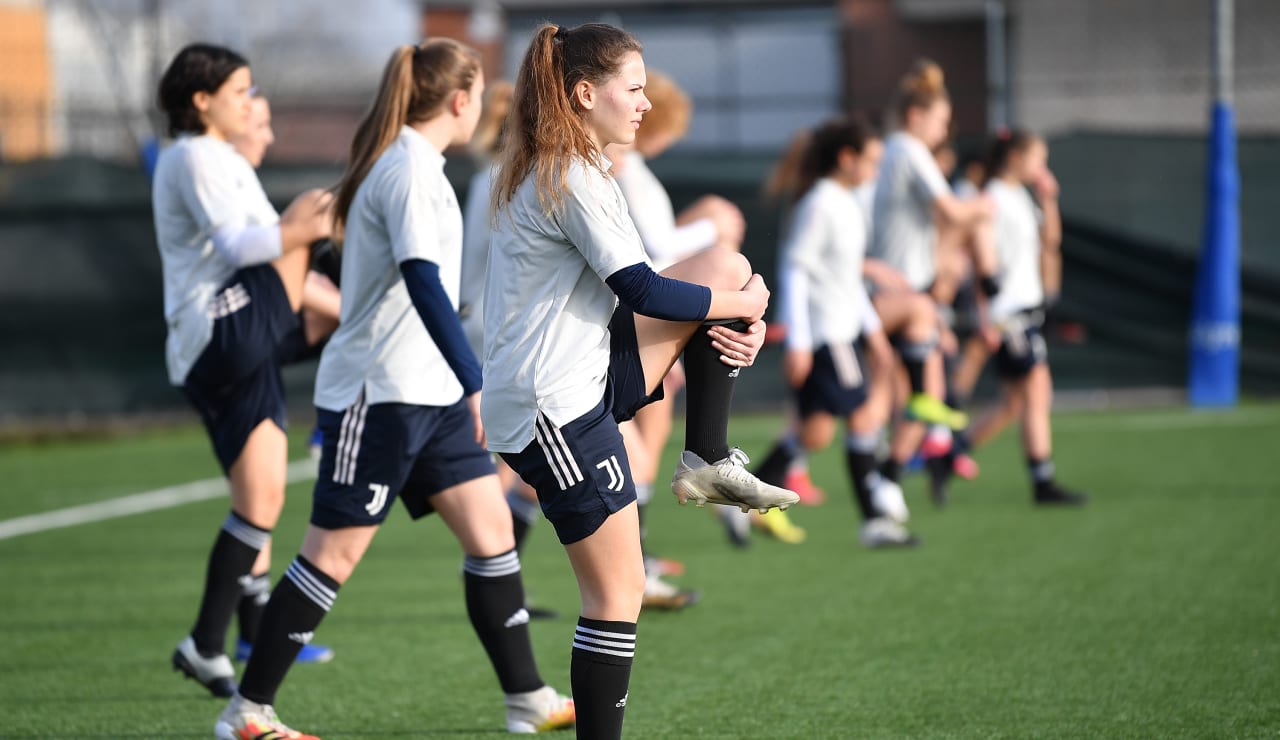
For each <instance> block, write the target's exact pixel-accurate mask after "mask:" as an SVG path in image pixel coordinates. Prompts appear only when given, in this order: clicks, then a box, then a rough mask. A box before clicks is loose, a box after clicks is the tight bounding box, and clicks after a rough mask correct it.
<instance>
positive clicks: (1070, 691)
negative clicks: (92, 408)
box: [0, 404, 1280, 738]
mask: <svg viewBox="0 0 1280 740" xmlns="http://www.w3.org/2000/svg"><path fill="white" fill-rule="evenodd" d="M780 423H781V422H780V421H779V419H778V418H777V417H773V416H744V417H740V418H736V419H735V420H734V423H733V425H732V430H731V434H732V437H733V439H734V441H735V442H736V443H737V444H739V445H741V446H742V447H744V449H746V450H747V451H748V452H750V453H753V454H756V455H759V454H762V453H763V451H764V449H765V447H766V446H767V445H768V443H769V440H770V439H771V437H772V436H773V435H774V434H775V433H776V432H777V431H778V429H779V425H780ZM678 428H679V423H677V429H678ZM302 431H305V428H304V427H301V425H300V429H299V432H302ZM1055 433H1056V447H1057V455H1056V457H1057V462H1058V470H1059V474H1060V477H1061V479H1062V480H1063V482H1065V483H1067V484H1068V485H1071V486H1073V487H1077V488H1081V489H1085V490H1087V491H1088V492H1089V493H1090V494H1091V496H1092V500H1091V503H1090V505H1089V506H1088V507H1087V508H1085V509H1082V510H1054V511H1044V510H1036V509H1034V508H1033V507H1032V506H1031V505H1030V503H1029V499H1030V497H1029V490H1028V484H1027V481H1026V472H1025V467H1024V465H1023V462H1022V459H1021V455H1020V453H1019V451H1018V447H1017V439H1016V434H1014V433H1010V434H1008V435H1006V436H1005V437H1004V438H1002V439H1000V440H998V441H997V442H996V443H994V444H993V445H992V446H990V447H989V448H987V449H984V450H982V451H981V452H980V453H979V455H978V459H979V462H980V463H981V464H982V466H983V474H982V477H981V478H980V479H979V480H978V481H976V482H973V483H959V484H957V485H956V486H955V488H954V491H953V497H952V502H951V505H950V506H948V507H947V508H946V509H944V510H935V509H934V508H933V507H932V505H931V504H929V503H928V502H927V497H926V496H925V494H924V482H923V480H922V479H921V478H920V477H919V476H915V477H912V478H909V479H908V481H907V484H906V489H907V495H908V501H909V503H910V504H911V506H912V512H913V519H912V527H913V528H914V529H915V531H917V532H918V533H919V534H920V535H921V536H922V538H923V539H924V544H923V546H922V547H921V548H919V549H918V550H914V551H895V552H868V551H866V550H863V549H861V548H860V547H859V546H858V545H857V541H856V536H855V535H856V522H855V517H854V509H853V505H852V503H851V500H850V498H849V495H848V485H847V483H846V480H845V478H844V473H843V470H844V466H843V460H842V458H841V456H840V453H839V451H838V450H837V449H832V450H828V451H827V452H825V453H823V454H820V455H818V456H816V457H815V458H814V459H813V461H812V466H813V474H814V478H815V480H816V481H817V482H818V483H819V485H822V486H823V487H824V488H825V489H826V490H827V492H828V501H827V503H826V504H825V505H823V506H821V507H817V508H800V509H796V510H793V511H792V514H793V518H794V520H795V521H796V523H797V524H799V525H801V526H803V527H804V528H805V529H806V530H807V531H808V540H807V541H806V542H805V543H804V544H801V545H784V544H781V543H778V542H775V541H772V540H769V539H766V538H763V537H760V536H756V537H754V538H753V546H752V547H750V548H748V549H746V550H738V549H734V548H731V547H730V546H729V545H728V544H727V541H726V539H725V538H724V536H723V534H722V532H721V530H720V528H719V525H718V523H717V522H716V520H715V518H714V517H713V516H711V515H710V513H708V511H699V510H696V509H694V508H692V507H689V508H681V507H679V506H677V505H676V504H675V502H674V498H673V497H669V496H664V495H662V494H661V489H662V486H659V489H660V493H659V496H658V498H657V501H656V503H655V505H653V506H652V507H651V514H650V524H649V531H650V540H649V544H650V546H651V548H652V549H653V550H654V551H656V552H657V553H658V554H661V555H664V556H667V557H671V558H676V559H679V560H682V561H684V562H685V563H686V565H687V568H688V572H687V574H686V575H685V576H683V577H682V578H681V579H679V580H680V581H681V582H682V583H684V584H686V585H689V586H692V587H695V588H698V589H700V590H701V591H702V592H703V596H704V598H703V600H702V602H701V603H699V604H698V605H696V606H694V607H693V608H691V609H689V610H687V611H684V612H680V613H645V614H644V615H643V616H642V617H641V621H640V627H639V640H638V649H637V662H636V665H635V670H634V673H633V678H632V684H631V694H630V698H629V701H628V705H627V725H626V734H627V736H629V737H635V738H648V737H673V738H683V737H701V736H706V737H738V738H756V737H795V738H816V737H1019V738H1021V737H1047V738H1059V737H1275V736H1276V735H1277V734H1280V483H1278V482H1277V474H1280V463H1278V462H1277V460H1278V458H1277V455H1278V454H1280V452H1278V451H1280V405H1275V404H1259V405H1251V406H1246V407H1244V408H1242V409H1239V410H1237V411H1233V412H1225V413H1215V414H1203V413H1201V414H1197V413H1193V412H1188V411H1184V410H1177V409H1170V410H1154V411H1153V410H1147V411H1140V412H1095V413H1083V412H1075V413H1065V414H1060V415H1058V417H1056V420H1055ZM298 436H299V440H300V439H301V434H299V435H298ZM678 437H679V435H678V434H677V440H676V441H678ZM295 446H296V447H297V448H298V449H297V450H295V454H301V445H300V444H297V445H295ZM673 459H674V457H673V454H672V453H671V450H668V459H667V464H666V465H665V466H664V469H668V470H669V469H670V467H671V463H672V461H673ZM216 475H217V466H216V464H215V463H214V462H213V458H212V454H211V453H210V451H209V449H208V445H207V442H206V441H205V439H204V438H203V436H202V435H201V434H200V432H199V430H198V429H195V428H191V429H178V430H165V431H163V432H159V433H148V434H141V435H137V436H131V437H117V438H112V439H101V440H80V441H74V442H65V443H42V444H35V445H21V444H19V445H10V446H9V447H7V448H5V449H3V450H0V480H3V481H4V482H5V486H4V488H5V494H4V495H3V496H2V497H0V518H10V517H15V516H21V515H25V514H33V513H37V512H41V511H46V510H51V509H56V508H60V507H64V506H70V505H75V504H79V503H86V502H90V501H95V500H102V499H108V498H112V497H116V496H121V495H124V494H128V493H135V492H139V491H144V490H148V489H150V488H155V487H159V486H163V485H170V484H175V483H181V482H185V481H189V480H192V479H197V478H206V477H210V476H216ZM309 491H310V489H309V486H308V485H306V484H299V485H295V486H292V487H291V488H290V490H289V496H290V498H289V502H288V504H287V507H286V510H285V514H284V517H283V520H282V523H281V525H280V527H279V528H278V529H277V530H276V538H275V542H276V568H275V571H274V572H275V574H278V573H279V572H280V570H281V566H282V565H283V564H284V563H286V562H287V560H288V559H289V558H290V557H292V555H293V553H294V552H296V548H297V545H298V543H299V542H300V538H301V534H302V531H303V528H304V526H305V521H306V518H307V513H308V509H309ZM226 510H227V503H226V500H225V499H219V500H214V501H205V502H200V503H193V504H188V505H184V506H180V507H177V508H171V509H166V510H161V511H155V512H151V513H146V514H138V515H133V516H128V517H124V518H119V519H113V520H109V521H103V522H100V523H94V524H84V525H79V526H74V527H70V528H65V529H58V530H52V531H46V532H40V533H35V534H28V535H23V536H19V537H15V538H12V539H5V540H0V569H2V572H3V574H4V580H3V585H4V588H3V589H2V590H0V634H3V636H4V646H3V648H2V649H0V737H6V738H7V737H58V738H93V737H211V731H212V726H213V721H214V719H215V717H216V715H217V713H218V712H219V710H220V709H221V707H222V702H221V701H220V700H215V699H213V698H211V697H209V696H208V695H207V694H205V693H203V690H202V689H200V688H199V687H198V686H196V685H195V684H194V683H192V682H190V681H187V680H184V679H182V678H180V677H179V676H178V675H177V674H175V673H173V672H172V671H171V669H170V667H169V654H170V652H171V651H172V649H173V646H174V644H175V643H176V642H177V641H178V639H179V638H180V637H181V636H182V635H183V634H184V631H185V630H187V629H189V627H190V623H191V621H192V619H193V618H194V613H195V608H196V605H197V601H198V599H199V589H200V585H201V578H202V574H203V569H204V564H205V558H206V557H207V555H208V550H209V547H210V545H211V543H212V540H213V535H214V533H215V530H216V528H217V527H218V525H219V523H220V521H221V519H222V517H223V516H224V515H225V512H226ZM523 561H524V572H525V582H526V586H527V588H528V589H529V590H530V592H531V594H532V596H533V597H534V598H535V599H536V601H537V602H538V603H539V604H541V605H544V606H548V607H552V608H555V609H558V610H559V611H560V612H561V613H562V615H563V616H561V618H560V619H558V620H555V621H549V622H541V621H540V622H535V623H534V624H533V638H534V645H535V650H536V653H537V656H538V658H539V662H540V665H541V669H542V673H543V676H544V677H545V678H546V680H547V681H548V682H549V683H551V684H553V685H555V686H557V687H559V688H561V689H564V690H567V688H568V684H569V680H568V668H569V638H570V636H571V633H572V629H573V624H574V619H573V615H574V614H575V613H576V606H577V601H576V589H575V586H574V581H573V577H572V575H571V573H570V572H569V569H568V564H567V562H566V560H565V557H564V555H563V552H562V550H561V549H560V548H559V546H558V544H557V543H556V541H555V537H554V535H553V533H552V532H551V530H550V528H549V527H547V526H545V525H543V526H540V527H538V528H536V529H535V531H534V533H533V536H532V538H531V540H530V543H529V546H528V548H527V549H526V552H525V554H524V557H523ZM459 566H460V555H459V551H458V548H457V546H456V544H455V542H454V540H453V538H452V537H451V536H450V535H449V533H448V532H447V530H446V529H445V528H444V527H443V525H442V524H441V523H440V522H439V521H432V520H428V521H426V522H420V523H417V524H414V523H410V522H409V521H408V519H407V517H406V516H404V514H403V511H402V510H400V509H397V510H396V511H394V512H393V514H392V516H391V518H390V520H389V522H388V524H387V525H386V526H385V527H384V528H383V531H382V532H381V533H380V534H379V536H378V538H377V540H376V541H375V542H374V545H373V548H372V550H371V551H370V553H369V555H368V556H367V558H366V559H365V562H364V563H362V564H361V566H360V568H359V569H358V570H357V572H356V574H355V576H354V578H353V579H352V580H351V582H350V583H349V584H348V585H347V586H345V587H344V588H343V589H342V592H341V596H340V598H339V600H338V603H337V606H336V607H335V608H334V610H333V612H332V613H331V614H330V616H329V618H328V619H327V620H326V621H325V623H324V624H323V625H322V627H321V629H320V631H319V632H318V634H317V637H316V642H318V643H324V644H328V645H330V646H332V647H333V648H334V649H335V651H336V652H337V658H336V659H335V660H334V662H332V663H330V664H328V665H303V666H297V667H295V668H294V670H293V671H292V673H291V674H290V676H289V679H288V681H286V683H285V686H284V688H283V689H282V690H281V692H280V695H279V697H278V706H277V708H278V710H279V711H280V713H281V716H282V717H283V718H284V719H285V720H286V721H287V722H289V723H290V724H292V725H294V726H295V727H298V728H300V729H303V730H306V731H309V732H314V733H316V734H319V735H321V736H322V737H325V738H355V737H368V738H375V737H397V738H408V737H430V736H443V737H458V738H462V737H493V736H499V735H501V734H503V713H502V703H501V694H500V693H499V691H498V688H497V683H496V681H495V679H494V677H493V675H492V672H491V670H490V669H489V667H488V664H487V662H486V660H485V657H484V654H483V651H482V650H481V648H480V646H479V644H478V643H477V641H476V640H475V638H474V636H473V634H472V632H471V628H470V624H469V622H468V621H467V617H466V613H465V610H464V607H463V601H462V583H461V578H460V577H459Z"/></svg>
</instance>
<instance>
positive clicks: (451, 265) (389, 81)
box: [215, 39, 573, 739]
mask: <svg viewBox="0 0 1280 740" xmlns="http://www.w3.org/2000/svg"><path fill="white" fill-rule="evenodd" d="M483 90H484V79H483V75H482V73H481V69H480V59H479V55H478V54H477V53H476V52H475V51H474V50H472V49H470V48H468V47H466V46H463V45H462V44H459V43H457V42H455V41H451V40H447V39H434V40H430V41H426V42H424V43H423V44H422V45H420V46H403V47H401V48H399V49H398V50H397V51H396V52H395V54H394V55H393V56H392V58H391V60H390V61H389V62H388V64H387V68H386V71H385V72H384V74H383V77H382V82H381V85H380V87H379V90H378V93H377V97H376V98H375V100H374V103H373V106H372V107H371V109H370V111H369V113H368V115H367V116H366V117H365V119H364V120H363V121H362V122H361V124H360V127H359V128H358V130H357V131H356V136H355V139H354V141H353V142H352V145H351V158H350V161H349V162H348V165H347V170H346V173H345V174H344V175H343V178H342V181H341V183H340V184H339V187H338V195H337V200H336V204H335V208H334V211H335V212H334V218H335V222H336V228H337V230H338V231H339V232H340V233H343V234H344V238H343V244H344V247H343V264H342V275H343V279H342V292H343V300H342V323H341V325H340V326H339V328H338V331H337V332H336V333H335V334H334V336H333V338H332V339H331V340H330V342H329V344H328V346H327V347H325V350H324V354H323V355H322V356H321V359H320V370H319V372H318V374H317V377H316V407H317V409H318V415H319V419H320V428H321V429H322V430H323V431H324V451H323V453H322V455H321V459H320V470H319V476H318V478H317V480H316V487H315V495H314V498H313V505H312V513H311V526H310V528H309V529H308V530H307V535H306V538H305V539H304V541H303V543H302V549H301V552H300V553H299V555H298V557H297V558H296V559H295V560H294V561H293V564H292V565H290V566H289V569H288V570H287V571H285V577H284V578H283V579H281V580H280V582H279V583H278V584H277V585H276V588H275V590H274V591H273V592H272V594H271V600H270V602H268V604H267V608H266V611H265V613H264V614H263V615H262V624H261V627H260V629H259V634H258V642H257V644H255V645H254V650H253V654H252V656H251V657H250V659H249V665H248V667H247V668H246V669H245V674H244V680H243V681H242V682H241V684H240V688H239V691H238V692H237V694H236V695H235V696H234V697H233V698H232V700H231V702H230V703H229V704H228V705H227V707H226V709H225V710H224V711H223V713H222V715H221V716H220V717H219V719H218V723H217V725H216V727H215V732H216V734H217V736H218V737H219V738H245V739H247V738H256V737H276V736H277V735H281V736H284V737H304V736H301V735H299V734H291V733H293V731H292V730H290V729H288V728H287V727H285V726H284V725H283V724H282V723H281V722H280V721H279V719H278V718H277V717H276V715H275V711H274V709H272V704H273V703H274V701H275V695H276V692H277V690H278V689H279V687H280V685H281V683H282V682H283V681H284V677H285V674H286V673H287V672H288V670H289V667H290V665H291V664H292V663H293V659H294V656H295V654H296V653H297V651H298V649H299V648H300V647H301V645H302V644H304V643H305V642H306V641H307V640H308V639H309V638H310V636H311V635H312V634H313V633H314V632H315V630H316V628H317V627H318V626H319V625H320V622H321V621H322V620H323V618H324V616H325V614H326V613H328V611H329V610H330V609H331V608H332V607H333V604H334V601H335V599H336V598H337V595H338V590H339V588H340V586H341V585H342V584H343V583H345V582H346V581H347V579H348V578H350V576H351V573H352V571H353V570H354V569H355V567H356V565H357V564H358V563H359V561H360V559H361V558H362V557H363V555H364V553H365V551H366V550H367V549H368V547H369V544H370V543H371V542H372V540H373V536H374V534H375V533H376V532H377V529H378V526H379V525H380V524H381V523H382V522H383V521H384V520H385V518H386V516H387V513H388V510H389V508H390V506H391V505H392V504H393V503H394V501H395V499H396V498H400V499H401V500H402V501H403V502H404V504H405V508H406V509H407V510H408V511H409V514H410V516H412V517H414V518H418V517H421V516H424V515H426V514H429V513H431V512H432V511H435V512H438V513H439V514H440V516H441V517H442V518H443V519H444V522H445V524H446V525H447V526H448V527H449V528H450V530H452V531H453V533H454V535H455V536H456V537H457V538H458V542H459V544H461V546H462V549H463V551H464V553H465V558H464V561H463V571H464V582H465V589H466V603H467V612H468V615H469V616H470V618H471V623H472V626H473V627H474V628H475V631H476V634H477V635H478V636H479V638H480V641H481V642H482V643H483V644H484V647H485V650H486V652H487V653H488V655H489V659H490V662H492V664H493V667H494V670H495V672H496V673H497V674H498V680H499V683H500V684H501V686H502V690H503V692H504V693H505V694H506V706H507V729H508V730H510V731H512V732H537V731H539V730H544V729H551V728H556V727H564V726H567V725H570V724H572V723H573V704H572V702H571V701H570V700H568V699H565V698H564V697H561V696H560V695H559V694H557V693H556V691H555V690H554V689H552V688H550V687H548V686H547V685H546V684H545V683H543V681H542V678H541V677H540V676H539V675H538V669H537V666H536V664H535V663H534V659H533V651H532V648H531V646H530V644H529V633H528V615H527V614H525V612H524V608H523V605H524V589H523V587H522V585H521V579H520V561H519V558H518V557H517V556H516V553H515V546H514V542H513V540H512V535H511V516H510V514H509V512H508V510H507V505H506V502H505V501H503V498H502V491H501V488H500V487H499V485H498V479H497V476H496V475H495V474H494V468H493V463H492V461H491V460H490V458H489V455H488V453H487V452H486V451H485V450H484V448H483V446H482V445H483V440H484V429H483V427H482V426H481V424H480V418H479V403H480V367H479V363H478V362H477V361H476V358H475V356H474V355H473V354H472V352H471V349H470V347H469V346H468V345H467V340H466V336H465V334H464V333H463V330H462V324H461V322H460V321H459V319H458V316H457V312H456V308H455V307H456V305H457V304H456V302H457V292H458V287H459V273H460V263H461V249H462V214H461V212H460V211H459V209H458V204H457V201H456V199H455V197H454V193H453V189H452V188H451V187H450V185H449V182H448V180H447V179H445V176H444V157H443V156H442V152H443V151H444V150H445V148H447V147H448V146H450V145H456V144H465V143H466V142H467V140H468V139H470V138H471V133H472V131H473V130H474V129H475V126H476V121H477V119H478V118H479V114H480V96H481V94H482V92H483ZM415 314H416V315H415ZM272 732H274V733H277V735H269V734H268V735H264V734H263V733H272Z"/></svg>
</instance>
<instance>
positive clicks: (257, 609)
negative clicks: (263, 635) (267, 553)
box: [237, 571, 271, 645]
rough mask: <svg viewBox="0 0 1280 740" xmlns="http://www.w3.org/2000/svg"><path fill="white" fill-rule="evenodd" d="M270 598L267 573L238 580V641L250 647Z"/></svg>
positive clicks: (269, 581)
mask: <svg viewBox="0 0 1280 740" xmlns="http://www.w3.org/2000/svg"><path fill="white" fill-rule="evenodd" d="M270 598H271V574H270V573H268V572H267V571H263V572H262V573H254V574H251V575H248V576H245V577H244V578H241V579H240V606H239V607H237V611H238V615H239V621H240V639H242V640H244V641H245V642H247V643H249V644H250V645H252V644H253V641H254V640H256V639H257V637H258V623H259V622H260V621H262V610H263V609H265V608H266V607H267V601H268V600H269V599H270Z"/></svg>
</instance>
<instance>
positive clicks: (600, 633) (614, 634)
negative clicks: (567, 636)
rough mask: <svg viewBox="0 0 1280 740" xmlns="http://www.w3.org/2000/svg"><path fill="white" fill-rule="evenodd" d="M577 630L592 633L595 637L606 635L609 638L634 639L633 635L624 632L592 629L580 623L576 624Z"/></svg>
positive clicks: (587, 633) (631, 640)
mask: <svg viewBox="0 0 1280 740" xmlns="http://www.w3.org/2000/svg"><path fill="white" fill-rule="evenodd" d="M577 631H578V632H580V633H582V634H584V635H593V636H595V637H607V638H609V639H611V640H626V641H629V642H635V641H636V636H635V635H628V634H626V633H625V632H605V631H603V630H593V629H591V628H590V627H583V626H582V625H578V626H577Z"/></svg>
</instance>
